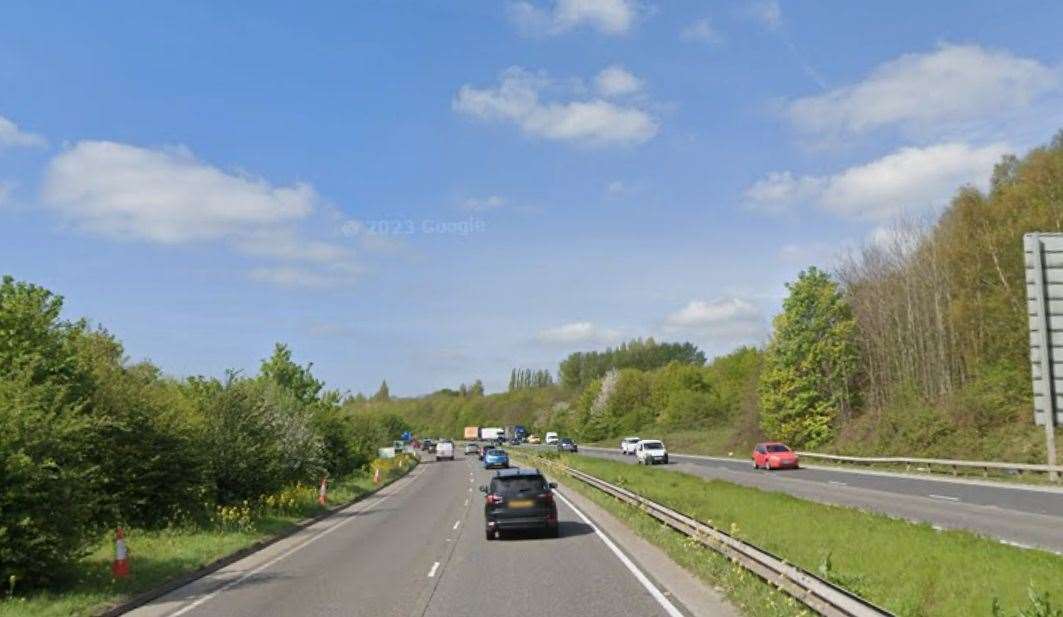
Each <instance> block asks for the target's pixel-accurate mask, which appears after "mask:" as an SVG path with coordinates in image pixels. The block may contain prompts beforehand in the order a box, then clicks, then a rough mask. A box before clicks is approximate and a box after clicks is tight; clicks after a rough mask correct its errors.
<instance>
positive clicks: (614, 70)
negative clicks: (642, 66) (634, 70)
mask: <svg viewBox="0 0 1063 617" xmlns="http://www.w3.org/2000/svg"><path fill="white" fill-rule="evenodd" d="M594 85H595V86H596V87H597V88H598V92H599V93H601V95H602V96H622V95H625V94H633V93H635V92H638V91H639V90H641V89H642V80H641V79H639V78H638V77H635V76H634V75H632V74H631V73H630V72H628V71H627V69H625V68H624V67H622V66H620V65H619V64H614V65H612V66H610V67H607V68H605V69H603V70H602V72H600V73H598V76H597V77H596V78H595V79H594Z"/></svg>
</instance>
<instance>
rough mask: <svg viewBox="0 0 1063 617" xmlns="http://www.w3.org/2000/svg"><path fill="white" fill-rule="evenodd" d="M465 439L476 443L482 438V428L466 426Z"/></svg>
mask: <svg viewBox="0 0 1063 617" xmlns="http://www.w3.org/2000/svg"><path fill="white" fill-rule="evenodd" d="M464 437H465V439H467V440H471V441H476V440H477V439H479V438H480V427H478V426H466V427H465V435H464Z"/></svg>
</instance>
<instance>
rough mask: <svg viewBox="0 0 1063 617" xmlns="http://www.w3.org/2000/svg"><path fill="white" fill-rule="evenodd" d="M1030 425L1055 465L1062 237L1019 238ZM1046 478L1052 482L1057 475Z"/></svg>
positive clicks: (1062, 371)
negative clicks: (1041, 431) (1041, 434)
mask: <svg viewBox="0 0 1063 617" xmlns="http://www.w3.org/2000/svg"><path fill="white" fill-rule="evenodd" d="M1023 250H1024V254H1025V259H1026V298H1027V303H1028V305H1029V310H1028V311H1027V313H1028V314H1029V323H1030V362H1031V373H1032V375H1033V407H1034V422H1036V423H1037V424H1040V425H1043V426H1044V427H1045V446H1046V450H1047V453H1048V464H1049V465H1055V464H1056V426H1057V425H1060V424H1063V414H1061V413H1060V408H1061V407H1063V404H1061V401H1060V393H1061V392H1063V234H1058V233H1045V234H1042V233H1031V234H1026V235H1025V236H1023ZM1048 477H1049V478H1050V479H1051V480H1052V481H1055V480H1056V477H1057V474H1056V472H1055V471H1051V472H1049V474H1048Z"/></svg>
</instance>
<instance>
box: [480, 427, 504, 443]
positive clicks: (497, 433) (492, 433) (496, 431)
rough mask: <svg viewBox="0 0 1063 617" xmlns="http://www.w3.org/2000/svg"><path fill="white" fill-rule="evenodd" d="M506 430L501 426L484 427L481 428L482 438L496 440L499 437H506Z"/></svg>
mask: <svg viewBox="0 0 1063 617" xmlns="http://www.w3.org/2000/svg"><path fill="white" fill-rule="evenodd" d="M505 436H506V430H505V429H504V428H502V427H499V426H491V427H486V426H485V427H483V428H481V429H480V439H482V440H483V441H496V440H497V439H498V438H499V437H505Z"/></svg>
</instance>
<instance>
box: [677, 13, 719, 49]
mask: <svg viewBox="0 0 1063 617" xmlns="http://www.w3.org/2000/svg"><path fill="white" fill-rule="evenodd" d="M679 38H680V39H682V40H684V41H688V42H692V43H708V44H710V45H715V44H717V43H719V42H720V41H722V40H723V37H722V36H720V33H719V32H717V31H716V28H714V27H713V25H712V22H711V21H709V18H708V17H702V18H701V19H698V20H696V21H694V22H693V23H691V24H690V25H688V26H687V27H686V28H683V30H682V31H680V33H679Z"/></svg>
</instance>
